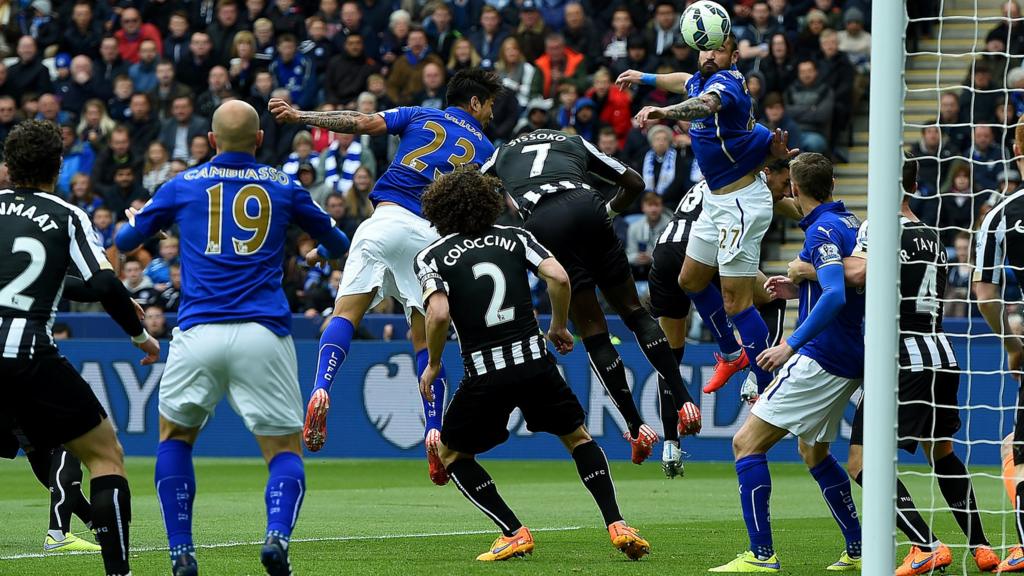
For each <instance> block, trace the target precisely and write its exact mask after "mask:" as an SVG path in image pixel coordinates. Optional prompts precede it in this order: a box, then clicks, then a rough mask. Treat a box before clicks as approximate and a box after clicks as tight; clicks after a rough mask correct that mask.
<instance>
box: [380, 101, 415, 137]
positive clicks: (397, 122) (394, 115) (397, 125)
mask: <svg viewBox="0 0 1024 576" xmlns="http://www.w3.org/2000/svg"><path fill="white" fill-rule="evenodd" d="M418 111H419V107H418V106H401V107H398V108H392V109H390V110H384V111H382V112H379V114H380V115H381V116H383V117H384V123H385V124H386V125H387V127H388V134H401V133H402V132H405V128H406V127H407V126H409V123H410V122H412V119H413V117H414V116H415V115H416V112H418Z"/></svg>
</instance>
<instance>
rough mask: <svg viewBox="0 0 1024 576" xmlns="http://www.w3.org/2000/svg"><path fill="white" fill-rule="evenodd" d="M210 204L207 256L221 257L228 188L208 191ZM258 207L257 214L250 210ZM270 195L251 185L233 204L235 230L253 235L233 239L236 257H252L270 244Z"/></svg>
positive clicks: (212, 187) (209, 189)
mask: <svg viewBox="0 0 1024 576" xmlns="http://www.w3.org/2000/svg"><path fill="white" fill-rule="evenodd" d="M206 194H207V196H208V197H209V201H210V213H209V218H210V223H209V227H208V233H207V238H206V253H207V254H220V253H221V237H222V235H223V232H222V231H223V228H224V222H223V218H224V214H223V212H224V184H216V185H214V186H210V187H209V188H207V189H206ZM252 207H255V208H256V210H255V212H250V209H251V208H252ZM272 210H273V208H272V204H271V202H270V194H269V193H268V192H267V190H266V188H264V187H262V186H259V185H257V184H247V185H245V186H242V188H241V189H240V190H239V191H238V192H237V193H236V194H235V199H234V201H233V202H232V203H231V212H230V214H229V215H230V217H231V218H232V219H233V220H234V221H235V226H236V227H238V228H240V229H242V230H244V231H246V232H251V233H252V235H250V236H249V237H248V238H246V239H244V240H243V239H238V238H231V243H232V244H233V245H234V249H235V254H239V255H248V254H255V253H257V252H259V250H260V248H262V247H263V243H264V242H266V241H267V234H268V233H269V232H270V216H271V212H272Z"/></svg>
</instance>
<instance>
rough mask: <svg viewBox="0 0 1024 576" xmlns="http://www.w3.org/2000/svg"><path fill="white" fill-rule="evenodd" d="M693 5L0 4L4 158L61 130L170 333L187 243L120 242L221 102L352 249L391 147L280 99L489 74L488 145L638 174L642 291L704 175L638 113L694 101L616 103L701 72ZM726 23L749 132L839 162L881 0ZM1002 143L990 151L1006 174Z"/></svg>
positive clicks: (755, 14)
mask: <svg viewBox="0 0 1024 576" xmlns="http://www.w3.org/2000/svg"><path fill="white" fill-rule="evenodd" d="M690 2H692V0H690V1H686V0H608V1H597V0H448V1H444V0H134V1H132V0H67V1H61V2H51V1H50V0H0V56H2V57H3V63H0V155H2V140H3V138H4V137H5V136H6V134H7V133H8V132H9V131H10V129H11V127H12V126H14V125H15V124H16V123H17V122H18V121H20V120H21V119H25V118H43V119H48V120H52V121H53V122H55V123H57V124H59V125H60V127H61V130H62V133H63V136H64V145H65V150H64V168H63V171H62V173H61V175H60V179H59V181H58V189H57V192H58V193H59V194H61V195H63V196H64V197H66V198H68V199H69V200H70V201H71V202H73V203H75V204H76V205H78V206H80V207H81V208H82V209H83V210H85V211H86V212H87V213H88V214H89V215H90V216H91V217H92V219H93V222H94V225H95V227H96V229H97V231H98V233H99V234H100V236H101V238H102V239H103V241H104V243H105V244H106V245H107V246H108V247H110V250H111V256H112V259H113V261H114V262H116V263H117V265H118V266H119V267H120V273H121V274H122V276H123V278H124V281H125V283H126V285H127V286H128V287H129V288H130V289H131V290H132V292H133V294H135V296H136V298H137V299H138V301H139V302H140V303H142V304H144V305H145V306H147V307H152V308H153V310H154V316H156V310H157V309H159V311H169V312H173V311H174V310H175V309H176V306H177V303H178V289H179V286H180V274H181V270H180V268H179V267H178V261H177V242H176V241H175V240H174V239H173V237H171V238H167V239H164V240H157V239H154V240H152V241H151V242H149V243H148V244H147V245H146V246H145V247H144V248H143V249H141V250H139V251H137V252H135V253H132V254H127V255H119V254H116V253H115V248H113V247H112V238H113V235H114V233H115V231H116V229H117V228H118V226H120V225H122V224H123V222H124V220H125V215H124V210H125V209H126V208H129V207H136V208H138V207H141V206H142V205H143V204H144V203H145V202H146V201H147V199H148V198H149V197H151V196H152V195H153V194H155V193H158V191H159V189H160V186H161V184H163V183H164V182H166V181H167V180H169V179H170V178H172V177H174V176H175V175H176V174H178V173H180V172H181V171H183V170H186V169H188V168H189V167H191V166H194V165H197V164H200V163H202V162H206V161H208V160H209V159H210V158H211V156H212V155H213V153H214V151H213V150H211V148H210V145H209V142H208V141H207V137H206V134H207V131H208V130H209V127H210V116H211V114H212V112H213V110H214V109H215V108H216V107H217V106H219V105H220V104H221V103H223V102H225V101H227V100H231V99H243V100H246V101H248V102H250V103H251V104H252V105H253V106H254V107H255V108H256V109H257V110H258V111H260V113H261V127H262V129H263V130H264V132H265V138H264V140H263V142H264V144H263V146H262V147H261V148H260V149H259V150H258V152H257V159H258V161H260V162H263V163H266V164H270V165H274V166H278V167H281V168H282V169H283V170H284V171H285V172H287V173H289V174H292V175H294V177H295V178H297V179H298V180H299V181H301V182H302V184H303V185H304V186H305V187H306V188H308V189H309V191H310V192H311V194H312V195H313V198H314V199H315V200H316V202H317V203H319V204H320V205H321V206H322V207H323V208H324V209H325V210H327V211H328V212H329V213H330V214H331V215H332V216H333V217H334V218H335V219H336V220H337V221H338V222H339V225H340V226H341V228H342V229H343V230H345V231H346V232H347V233H349V234H350V235H351V234H352V233H353V232H354V230H355V228H356V227H357V226H358V225H359V223H360V222H361V221H362V220H364V219H365V218H367V217H368V216H369V215H370V213H372V211H373V206H372V204H371V203H370V201H369V200H368V194H369V192H370V190H371V189H372V187H373V183H374V181H375V178H376V177H377V176H378V175H379V174H380V173H381V171H383V170H384V169H386V167H387V166H388V165H389V163H390V160H391V156H392V155H393V153H394V149H395V142H394V141H393V139H392V137H389V136H372V137H371V136H361V137H352V136H348V135H341V134H335V133H331V132H328V131H325V130H321V129H316V128H308V127H303V126H298V125H279V124H277V123H275V121H274V119H273V118H272V116H271V115H269V113H268V112H267V102H268V100H269V99H270V98H271V97H278V98H284V99H286V100H289V101H290V102H291V103H293V104H294V105H296V106H299V107H302V108H305V109H317V110H332V109H357V110H360V111H363V112H368V113H369V112H375V111H379V110H384V109H387V108H390V107H393V106H405V105H418V106H431V107H443V106H444V103H445V84H446V81H447V79H448V78H449V77H450V76H451V75H452V74H453V73H455V72H456V71H458V70H460V69H463V68H466V67H476V66H480V67H484V68H491V69H494V70H495V71H497V73H498V74H499V75H500V76H501V78H502V81H503V83H504V86H505V88H506V91H505V93H504V94H503V95H502V96H501V97H500V98H499V100H498V102H497V103H496V104H495V115H494V121H493V122H492V123H491V125H490V126H489V127H488V128H487V136H489V137H490V138H491V139H492V140H493V141H494V142H495V143H496V144H500V143H501V142H503V141H507V140H509V139H511V138H514V137H515V136H517V135H520V134H523V133H525V132H528V131H531V130H534V129H538V128H544V127H550V128H559V129H563V130H567V131H571V132H574V133H577V134H579V135H581V136H583V137H584V138H586V139H588V140H589V141H591V142H592V143H594V144H595V145H596V146H598V147H599V148H600V149H601V150H603V151H604V152H605V153H607V154H609V155H612V156H615V157H617V158H619V159H621V160H622V161H624V162H625V163H627V164H629V165H630V166H632V167H634V168H635V169H636V170H637V171H639V172H640V173H641V174H642V175H643V177H644V181H645V183H646V188H647V191H646V192H647V193H646V194H645V196H644V197H643V200H642V202H637V205H636V206H635V207H634V210H633V211H632V212H633V214H627V215H626V216H625V217H624V218H621V217H620V221H619V222H617V223H616V225H617V227H618V229H619V230H621V234H622V238H623V242H624V244H625V245H626V246H627V247H628V248H627V249H628V251H629V258H630V261H631V263H632V264H633V265H634V269H635V271H636V273H637V275H638V278H641V279H642V278H643V277H644V275H645V274H646V268H647V267H648V266H649V262H650V252H651V250H652V249H653V244H654V242H653V241H654V240H655V239H656V238H657V235H658V234H659V227H662V226H664V223H665V221H666V218H667V216H666V213H669V212H671V210H672V209H673V208H674V207H675V205H676V203H677V202H678V201H679V200H680V198H681V197H682V195H683V193H685V191H686V190H687V189H688V188H689V187H690V186H691V185H692V184H693V183H695V182H697V181H699V180H700V179H701V178H702V177H703V176H702V175H701V174H700V170H699V168H698V166H697V164H696V163H695V162H694V159H693V154H692V152H691V150H690V141H689V137H688V135H687V124H686V123H685V122H678V123H659V122H651V123H649V124H648V125H645V126H642V127H639V128H635V127H633V126H632V124H631V120H632V116H633V115H634V114H635V113H636V112H637V111H638V110H639V109H640V108H641V107H642V106H644V105H647V104H657V105H665V104H671V103H675V102H678V101H680V100H681V99H682V96H680V95H677V94H671V93H668V92H666V91H664V90H658V89H655V88H654V87H651V86H639V87H635V88H634V89H633V90H632V91H629V92H623V91H620V90H619V89H618V88H616V87H615V86H614V84H613V83H614V80H615V78H616V76H617V75H618V74H619V73H621V72H622V71H624V70H627V69H630V68H635V69H641V70H644V71H647V72H660V73H663V72H674V71H686V72H694V71H696V70H697V68H698V53H697V52H696V51H695V50H693V49H691V48H690V47H689V46H687V45H686V44H685V43H684V42H683V41H682V38H681V37H680V32H679V27H678V22H679V16H680V14H681V12H682V10H683V9H684V8H685V6H686V5H687V4H689V3H690ZM721 3H722V4H723V5H724V6H725V7H726V8H727V9H728V10H729V11H730V13H731V15H732V22H733V31H734V33H735V34H736V37H737V39H738V46H739V50H740V54H741V59H740V61H739V65H738V68H739V70H740V72H742V73H743V74H744V75H745V76H746V78H747V81H748V87H749V90H750V92H751V94H752V95H753V96H754V99H755V106H754V109H753V110H752V111H751V114H752V116H753V117H754V118H755V119H756V120H757V121H760V122H763V123H765V124H767V125H769V126H771V127H782V128H785V129H787V130H789V131H790V133H791V145H794V146H799V147H800V148H802V149H804V150H816V151H820V152H824V153H826V154H831V155H832V156H833V157H835V158H837V159H842V158H844V157H845V154H846V147H847V146H848V144H849V139H850V136H849V134H850V124H851V119H852V117H853V114H854V111H855V110H856V109H857V107H858V103H859V102H860V100H861V99H862V97H863V95H864V93H865V91H866V89H867V83H866V79H867V71H868V67H869V60H868V56H869V52H870V38H871V37H870V33H869V32H868V31H867V29H866V26H865V23H866V20H867V19H866V15H867V14H869V13H870V0H723V1H721ZM997 64H998V63H995V62H993V63H988V65H989V66H990V67H991V66H994V65H997ZM990 76H998V74H997V75H992V74H990ZM975 78H980V77H979V76H977V75H976V76H975ZM983 105H984V106H987V103H982V102H980V101H978V102H976V104H975V107H980V106H983ZM958 137H963V138H970V135H964V134H959V133H958ZM1001 138H1002V134H995V135H994V136H993V138H992V141H993V142H994V143H995V144H994V145H995V146H996V148H995V149H994V151H992V152H989V155H990V156H991V155H996V156H998V154H999V148H998V146H999V144H998V143H999V142H1002V141H1003V140H1002V139H1001ZM993 157H995V156H993ZM946 168H947V167H945V166H944V168H943V174H945V172H946V171H947V170H946ZM997 175H998V174H995V173H993V174H992V178H993V180H994V179H995V177H996V176H997ZM608 192H612V191H611V190H609V191H608ZM509 218H510V219H511V218H512V215H511V214H510V215H509ZM169 232H171V233H172V234H173V232H174V231H169ZM310 245H311V240H310V239H309V238H308V237H307V236H305V235H302V234H300V233H298V232H296V233H295V234H293V235H292V236H291V239H290V246H289V249H288V257H287V258H286V261H285V265H284V268H285V269H284V284H285V287H286V290H287V292H288V295H289V298H290V301H291V304H292V307H293V309H294V311H296V312H300V313H306V314H307V315H309V316H318V315H320V314H321V313H322V312H323V310H325V309H327V308H330V306H331V303H332V302H333V299H334V295H335V294H336V293H337V286H338V278H339V276H340V272H339V271H337V270H309V269H307V268H306V267H305V266H304V264H303V262H302V258H301V256H300V255H301V254H302V253H303V251H304V250H306V249H307V248H309V247H310ZM122 262H123V264H122ZM75 306H76V308H75V309H82V307H83V306H84V307H85V308H87V307H88V306H87V305H75ZM393 306H394V305H393V303H385V304H384V305H382V310H384V311H391V310H393ZM148 314H149V312H147V317H148ZM159 316H160V317H161V318H162V314H160V315H159Z"/></svg>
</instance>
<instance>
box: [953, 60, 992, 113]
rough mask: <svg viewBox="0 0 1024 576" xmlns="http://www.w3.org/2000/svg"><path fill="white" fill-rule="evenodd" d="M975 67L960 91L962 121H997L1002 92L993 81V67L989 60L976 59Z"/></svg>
mask: <svg viewBox="0 0 1024 576" xmlns="http://www.w3.org/2000/svg"><path fill="white" fill-rule="evenodd" d="M973 69H974V70H973V73H972V72H970V71H968V73H967V77H966V78H965V79H964V84H965V86H964V88H963V90H962V91H961V92H960V123H962V124H970V123H976V122H983V123H989V124H992V123H995V121H996V106H997V105H998V104H999V98H1000V97H1001V96H1002V94H1000V93H998V91H996V90H995V88H996V86H995V85H994V84H993V83H992V68H991V67H990V66H989V64H988V63H987V62H983V61H980V60H976V61H975V62H974V66H973Z"/></svg>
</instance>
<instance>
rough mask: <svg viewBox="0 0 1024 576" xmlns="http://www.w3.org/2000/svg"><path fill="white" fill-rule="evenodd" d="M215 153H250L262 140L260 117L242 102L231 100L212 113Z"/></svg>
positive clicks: (254, 110) (253, 109)
mask: <svg viewBox="0 0 1024 576" xmlns="http://www.w3.org/2000/svg"><path fill="white" fill-rule="evenodd" d="M212 140H213V142H214V145H215V146H216V147H217V152H250V153H252V152H253V151H255V150H256V148H258V147H259V145H260V143H261V141H262V140H263V131H262V130H260V115H259V114H258V113H257V112H256V109H255V108H253V107H252V106H250V105H249V104H248V103H246V102H244V101H242V100H231V101H228V102H225V103H223V104H221V105H220V106H218V107H217V109H216V110H215V111H214V112H213V138H212Z"/></svg>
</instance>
